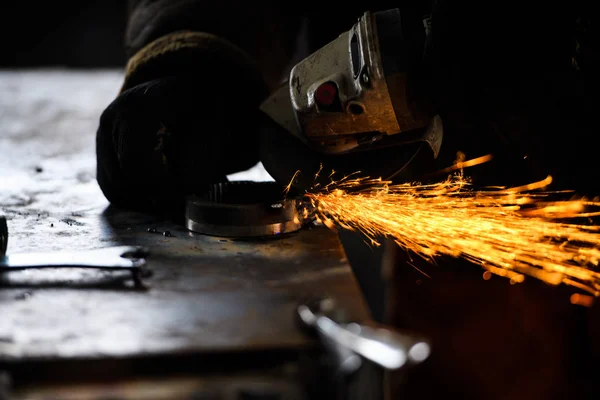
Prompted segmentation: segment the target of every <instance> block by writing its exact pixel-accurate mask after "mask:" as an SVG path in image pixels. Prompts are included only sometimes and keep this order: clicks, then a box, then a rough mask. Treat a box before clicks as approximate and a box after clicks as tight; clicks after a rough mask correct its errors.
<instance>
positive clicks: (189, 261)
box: [0, 70, 368, 361]
mask: <svg viewBox="0 0 600 400" xmlns="http://www.w3.org/2000/svg"><path fill="white" fill-rule="evenodd" d="M120 82H121V73H120V72H119V71H97V72H81V71H60V70H57V71H26V72H10V71H5V72H0V116H1V118H0V213H2V214H4V215H6V216H7V219H8V226H9V232H10V239H9V245H8V254H14V253H20V252H32V251H61V250H83V249H92V248H100V247H106V246H113V245H121V244H131V245H143V246H145V247H147V248H149V249H150V251H151V255H150V257H149V258H148V266H149V268H150V269H151V270H152V271H153V275H152V276H151V277H149V278H147V279H145V283H146V285H147V287H146V288H145V289H142V290H140V289H136V288H134V287H133V286H132V284H131V282H130V279H129V275H128V274H119V273H114V272H113V273H110V272H99V271H93V270H85V271H83V270H59V269H48V270H37V271H34V270H30V271H17V272H10V273H4V274H2V275H1V276H0V360H4V361H6V360H33V359H56V358H58V359H77V358H79V357H83V358H94V357H97V358H103V357H108V356H132V355H133V356H135V355H140V354H165V353H179V352H182V351H183V352H188V351H193V352H202V351H205V350H206V351H210V352H214V351H218V350H238V349H239V350H243V349H248V348H253V349H259V348H279V347H293V348H300V347H303V346H310V345H312V342H311V341H310V340H309V339H308V338H307V337H306V336H305V335H304V334H303V333H302V332H301V331H299V330H298V329H297V325H296V322H295V320H294V313H293V309H294V306H295V304H296V303H297V302H298V301H301V300H302V299H303V298H305V297H307V296H312V295H322V294H329V295H333V296H335V297H337V298H338V299H339V300H340V302H341V304H342V305H343V306H345V308H347V309H349V310H351V313H352V314H351V315H350V317H351V318H355V319H363V318H366V317H367V316H368V313H367V310H366V307H365V305H364V303H363V299H362V297H361V296H360V294H359V289H358V286H357V284H356V282H355V279H354V277H353V275H352V273H351V269H350V267H349V265H348V261H347V259H346V256H345V253H344V251H343V248H342V247H341V245H340V243H339V241H338V239H337V236H336V235H335V234H333V233H332V232H330V231H328V230H326V229H324V228H312V229H310V230H305V231H302V232H299V233H297V234H294V235H291V236H289V237H285V238H278V239H275V240H270V241H233V240H228V239H223V238H217V237H208V236H202V235H196V234H191V233H189V232H187V231H186V230H185V229H184V228H183V227H180V226H178V225H176V224H173V223H171V222H169V221H162V220H156V219H155V218H154V217H150V216H147V215H143V214H138V213H132V212H124V211H121V210H115V209H113V208H111V207H110V206H109V204H108V203H107V201H106V200H105V199H104V197H103V196H102V194H101V192H100V190H99V188H98V186H97V183H96V181H95V179H94V176H95V156H94V137H95V130H96V126H97V121H98V117H99V115H100V113H101V111H102V109H103V108H104V107H105V106H106V105H107V104H108V103H109V102H110V100H111V99H112V98H113V96H114V95H115V93H116V91H117V90H118V87H119V85H120ZM237 178H238V179H259V180H262V179H269V177H268V176H265V174H264V171H261V170H260V168H258V169H254V170H253V171H249V172H248V174H246V175H244V174H242V175H238V176H237ZM151 227H154V228H157V230H158V232H159V233H149V232H148V231H147V229H148V228H151ZM163 231H170V233H171V235H172V236H170V237H165V236H163V235H161V234H160V232H163Z"/></svg>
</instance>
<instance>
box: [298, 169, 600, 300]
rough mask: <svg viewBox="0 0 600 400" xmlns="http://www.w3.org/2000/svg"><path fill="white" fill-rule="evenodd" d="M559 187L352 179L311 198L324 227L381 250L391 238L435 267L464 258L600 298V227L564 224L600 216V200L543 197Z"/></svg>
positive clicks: (514, 279)
mask: <svg viewBox="0 0 600 400" xmlns="http://www.w3.org/2000/svg"><path fill="white" fill-rule="evenodd" d="M465 164H466V163H463V166H464V165H465ZM551 181H552V179H551V177H548V178H546V179H545V180H543V181H540V182H534V183H531V184H529V185H525V186H520V187H513V188H502V187H501V188H485V189H483V190H475V189H474V188H473V187H472V186H471V185H470V183H469V182H468V180H466V179H465V178H464V177H463V176H462V173H461V174H459V175H457V176H453V177H449V178H448V179H447V180H445V181H442V182H440V183H435V184H418V183H405V184H393V183H392V182H388V181H383V180H381V179H370V178H356V177H352V176H348V177H346V178H344V179H341V180H339V181H336V182H331V183H330V184H328V185H325V186H323V187H322V188H321V189H320V190H318V191H314V192H308V193H307V194H305V198H306V199H307V201H308V203H309V204H310V209H311V210H312V211H311V212H313V213H314V214H315V216H316V217H317V219H318V220H319V221H321V222H323V223H324V224H325V225H327V226H328V227H334V226H337V227H342V228H344V229H349V230H354V231H360V232H362V233H363V234H365V236H366V237H367V238H368V239H369V240H370V241H371V243H372V244H373V245H379V242H378V238H381V237H388V238H392V239H393V240H394V241H395V242H396V243H397V244H398V245H399V246H401V247H402V248H404V249H407V250H410V251H412V252H414V253H416V254H418V255H420V256H421V257H423V258H425V259H427V260H429V261H434V258H435V257H437V256H441V255H445V256H452V257H461V258H464V259H466V260H469V261H471V262H473V263H475V264H478V265H480V266H482V267H483V268H484V269H485V270H486V273H492V274H496V275H500V276H504V277H506V278H508V279H510V280H511V283H519V282H522V281H523V280H524V278H525V276H530V277H533V278H536V279H540V280H542V281H545V282H547V283H550V284H553V285H558V284H561V283H562V284H566V285H570V286H574V287H576V288H578V289H582V290H585V291H587V292H589V293H590V294H592V295H594V296H599V295H600V272H598V270H597V267H598V264H599V262H600V226H594V225H589V224H583V223H581V224H576V223H572V222H565V221H564V220H563V219H565V218H569V219H574V218H580V217H591V216H598V215H600V211H598V210H600V202H594V201H588V200H585V199H581V200H561V201H556V200H554V201H552V200H551V198H552V195H554V194H555V193H558V192H543V191H541V189H543V188H546V187H547V186H548V185H549V184H550V182H551ZM485 276H486V277H487V278H488V279H489V274H488V275H485Z"/></svg>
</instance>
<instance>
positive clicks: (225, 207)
mask: <svg viewBox="0 0 600 400" xmlns="http://www.w3.org/2000/svg"><path fill="white" fill-rule="evenodd" d="M298 202H299V200H297V199H294V198H291V199H286V196H285V192H284V187H282V186H281V185H279V184H277V183H275V182H253V181H234V182H222V183H217V184H215V185H213V187H212V188H211V190H209V191H208V192H207V193H206V194H205V195H203V196H188V198H187V199H186V207H185V224H186V227H187V229H188V230H190V231H192V232H196V233H202V234H206V235H213V236H224V237H237V238H247V237H266V236H277V235H282V234H285V233H291V232H295V231H297V230H299V229H300V228H301V227H302V225H303V224H302V217H301V215H300V214H299V212H298Z"/></svg>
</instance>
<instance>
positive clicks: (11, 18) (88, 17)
mask: <svg viewBox="0 0 600 400" xmlns="http://www.w3.org/2000/svg"><path fill="white" fill-rule="evenodd" d="M0 15H2V17H3V18H2V21H3V22H2V26H1V27H0V34H1V37H2V39H1V43H2V49H1V50H0V68H4V69H7V68H29V67H38V66H57V67H58V66H60V67H73V68H92V67H118V66H123V65H124V64H125V53H124V49H123V36H124V32H125V25H126V20H127V2H126V1H125V0H86V1H80V2H71V1H27V0H25V1H6V2H4V4H3V5H1V6H0Z"/></svg>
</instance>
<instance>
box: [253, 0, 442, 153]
mask: <svg viewBox="0 0 600 400" xmlns="http://www.w3.org/2000/svg"><path fill="white" fill-rule="evenodd" d="M422 27H423V34H424V35H425V34H426V33H427V29H426V25H423V26H422ZM410 36H411V35H407V32H406V28H405V27H404V26H403V21H402V18H401V15H400V11H399V10H398V9H392V10H386V11H380V12H375V13H372V12H368V11H367V12H365V13H364V14H363V15H362V16H361V17H360V18H359V19H358V21H357V22H356V23H355V24H354V25H353V26H352V27H351V29H349V30H348V31H346V32H343V33H342V34H340V35H339V36H338V37H337V38H336V39H335V40H333V41H331V42H330V43H328V44H327V45H325V46H323V47H322V48H320V49H319V50H317V51H316V52H314V53H313V54H311V55H309V56H308V57H306V58H305V59H304V60H302V61H301V62H299V63H298V64H296V65H295V66H294V68H292V70H291V72H290V75H289V78H288V80H287V81H286V82H285V83H284V84H283V85H282V86H281V87H280V88H279V89H278V90H276V91H275V92H274V93H273V94H272V95H271V96H270V97H269V98H267V99H266V100H265V101H264V102H263V104H262V105H261V110H262V111H263V112H264V113H266V114H267V115H268V116H269V117H270V118H271V119H273V120H274V121H275V122H276V123H277V124H279V125H280V126H281V127H282V128H284V130H285V131H287V132H288V133H289V134H292V135H294V136H295V137H297V138H298V139H300V140H301V141H302V142H304V143H305V144H307V145H309V146H310V147H312V148H313V149H314V150H316V151H317V152H319V153H324V154H346V153H349V152H357V151H365V150H369V149H377V148H382V147H389V146H398V145H403V144H408V143H414V142H424V143H427V144H428V145H429V146H430V147H431V149H432V151H433V154H434V157H437V154H438V152H439V149H440V146H441V141H442V136H443V127H442V122H441V119H440V117H439V116H438V115H435V113H434V111H433V107H432V106H431V103H430V102H429V99H428V93H427V91H426V90H425V89H424V88H425V87H426V85H423V84H422V83H423V82H422V81H420V79H421V78H420V76H421V74H419V71H418V70H417V69H418V68H419V65H420V64H421V59H418V58H420V56H422V53H421V54H418V55H415V54H414V52H411V51H410V49H413V48H414V43H411V42H410Z"/></svg>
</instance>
